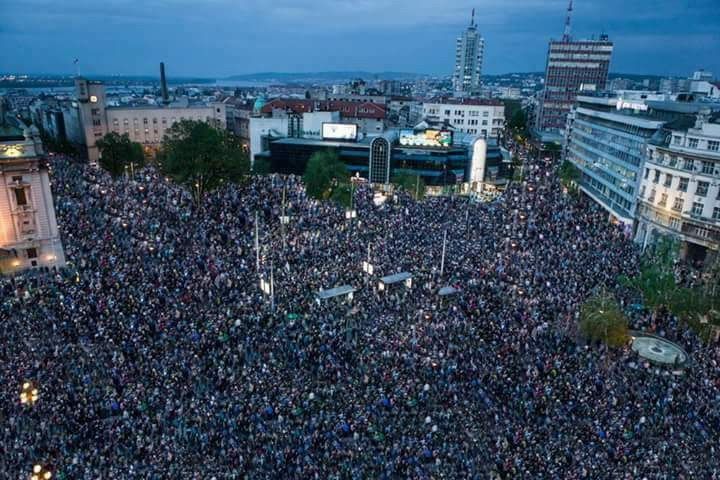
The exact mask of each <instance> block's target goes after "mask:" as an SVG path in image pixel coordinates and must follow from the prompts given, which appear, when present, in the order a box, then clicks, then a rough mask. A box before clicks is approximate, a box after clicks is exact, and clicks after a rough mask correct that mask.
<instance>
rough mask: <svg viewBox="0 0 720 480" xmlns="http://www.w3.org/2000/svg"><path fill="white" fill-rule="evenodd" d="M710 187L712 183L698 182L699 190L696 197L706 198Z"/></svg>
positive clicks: (696, 190) (696, 191)
mask: <svg viewBox="0 0 720 480" xmlns="http://www.w3.org/2000/svg"><path fill="white" fill-rule="evenodd" d="M709 187H710V183H708V182H698V184H697V189H695V195H698V196H700V197H706V196H707V192H708V188H709Z"/></svg>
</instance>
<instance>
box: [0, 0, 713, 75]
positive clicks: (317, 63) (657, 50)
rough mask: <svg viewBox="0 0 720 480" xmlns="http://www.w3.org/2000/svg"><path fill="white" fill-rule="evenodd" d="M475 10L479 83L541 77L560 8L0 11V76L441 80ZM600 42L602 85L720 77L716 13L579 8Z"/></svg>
mask: <svg viewBox="0 0 720 480" xmlns="http://www.w3.org/2000/svg"><path fill="white" fill-rule="evenodd" d="M473 7H475V8H476V10H477V17H476V18H477V23H478V25H479V28H480V31H481V32H482V34H483V36H484V37H485V41H486V60H485V67H484V71H485V72H487V73H507V72H519V71H541V70H544V67H545V54H546V48H547V41H548V40H549V39H550V38H551V37H560V36H561V35H562V30H563V23H564V17H565V10H566V8H567V1H566V0H0V18H2V21H0V46H1V51H2V53H0V71H10V72H28V73H40V72H45V73H72V72H74V67H73V64H72V61H73V59H74V58H76V57H77V58H79V59H80V71H81V73H84V74H113V73H117V74H126V75H147V74H153V75H155V74H157V64H158V62H160V61H161V60H164V61H165V63H166V65H167V69H168V74H169V75H175V76H190V75H192V76H211V77H214V76H228V75H234V74H244V73H254V72H265V71H275V72H310V71H330V70H368V71H375V72H379V71H402V72H417V73H430V74H445V73H449V72H450V71H451V69H452V62H453V61H454V45H455V38H456V37H457V35H458V34H459V33H460V31H461V30H462V29H463V28H464V27H465V26H466V25H467V24H468V23H469V19H470V11H471V9H472V8H473ZM602 31H604V32H606V33H608V34H609V35H610V37H611V39H612V40H614V41H615V55H614V57H613V63H612V66H611V71H613V72H623V73H646V74H659V75H664V74H674V75H687V74H689V73H690V72H692V71H693V70H695V69H698V68H705V69H706V70H710V71H712V72H714V73H715V74H716V76H717V77H720V55H718V54H717V52H718V51H720V0H576V1H575V12H574V15H573V34H574V35H575V36H579V37H590V36H591V35H593V34H595V35H597V34H599V33H600V32H602Z"/></svg>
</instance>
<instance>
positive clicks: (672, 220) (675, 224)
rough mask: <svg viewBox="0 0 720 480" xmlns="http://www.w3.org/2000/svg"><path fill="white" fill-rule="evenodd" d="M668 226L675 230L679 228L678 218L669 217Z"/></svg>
mask: <svg viewBox="0 0 720 480" xmlns="http://www.w3.org/2000/svg"><path fill="white" fill-rule="evenodd" d="M670 228H672V229H675V230H680V219H679V218H670Z"/></svg>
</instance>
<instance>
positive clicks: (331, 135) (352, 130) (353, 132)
mask: <svg viewBox="0 0 720 480" xmlns="http://www.w3.org/2000/svg"><path fill="white" fill-rule="evenodd" d="M357 131H358V127H357V125H355V124H354V123H323V124H322V138H323V140H353V141H355V140H357Z"/></svg>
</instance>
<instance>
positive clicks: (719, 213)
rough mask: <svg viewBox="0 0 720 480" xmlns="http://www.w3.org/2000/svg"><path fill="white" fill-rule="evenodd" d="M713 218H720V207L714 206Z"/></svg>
mask: <svg viewBox="0 0 720 480" xmlns="http://www.w3.org/2000/svg"><path fill="white" fill-rule="evenodd" d="M713 220H720V207H715V208H713Z"/></svg>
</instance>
